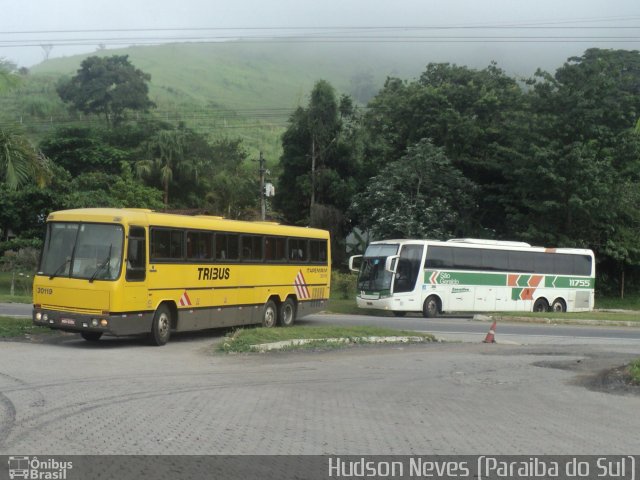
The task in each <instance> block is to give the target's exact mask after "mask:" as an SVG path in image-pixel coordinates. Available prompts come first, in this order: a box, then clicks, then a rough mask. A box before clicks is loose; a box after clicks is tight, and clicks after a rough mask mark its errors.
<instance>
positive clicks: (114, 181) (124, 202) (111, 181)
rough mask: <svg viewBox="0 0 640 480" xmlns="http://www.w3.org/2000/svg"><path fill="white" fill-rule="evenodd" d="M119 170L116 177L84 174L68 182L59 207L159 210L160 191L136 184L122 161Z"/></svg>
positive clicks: (100, 173) (90, 173)
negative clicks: (61, 205)
mask: <svg viewBox="0 0 640 480" xmlns="http://www.w3.org/2000/svg"><path fill="white" fill-rule="evenodd" d="M121 168H122V171H121V173H120V174H119V175H111V174H108V173H103V172H88V173H83V174H82V175H79V176H77V177H76V178H74V179H72V180H71V181H70V182H69V189H68V193H67V194H66V195H65V196H64V197H63V208H87V207H113V208H150V209H152V210H160V209H162V207H163V203H162V192H161V191H160V190H157V189H155V188H151V187H147V186H145V185H143V184H142V183H140V181H139V180H137V179H136V178H135V177H134V175H133V173H132V171H131V167H130V166H129V164H128V163H126V162H123V163H122V164H121Z"/></svg>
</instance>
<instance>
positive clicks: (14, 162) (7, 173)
mask: <svg viewBox="0 0 640 480" xmlns="http://www.w3.org/2000/svg"><path fill="white" fill-rule="evenodd" d="M49 174H50V170H49V165H48V160H47V159H46V157H45V156H44V155H42V153H40V152H38V151H37V150H36V149H35V148H33V146H32V145H31V144H30V143H29V140H27V138H25V137H24V136H22V135H19V134H17V133H15V132H13V131H11V130H7V129H2V128H0V178H2V179H3V180H4V182H5V184H6V185H7V186H8V187H9V188H10V189H11V190H16V189H17V188H18V187H19V186H20V185H23V184H25V183H27V182H29V181H31V180H35V181H36V182H37V183H38V184H39V185H44V184H45V183H46V182H47V180H48V178H49Z"/></svg>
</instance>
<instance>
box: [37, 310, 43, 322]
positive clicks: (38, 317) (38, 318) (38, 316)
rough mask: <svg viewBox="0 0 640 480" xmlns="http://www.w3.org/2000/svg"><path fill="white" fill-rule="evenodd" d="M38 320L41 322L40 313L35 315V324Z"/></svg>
mask: <svg viewBox="0 0 640 480" xmlns="http://www.w3.org/2000/svg"><path fill="white" fill-rule="evenodd" d="M40 320H42V313H41V312H38V313H36V322H39V321H40Z"/></svg>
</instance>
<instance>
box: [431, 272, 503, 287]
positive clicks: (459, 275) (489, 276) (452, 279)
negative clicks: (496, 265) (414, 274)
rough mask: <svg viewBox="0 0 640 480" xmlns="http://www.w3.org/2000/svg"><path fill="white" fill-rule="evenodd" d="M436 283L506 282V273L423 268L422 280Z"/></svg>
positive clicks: (474, 283)
mask: <svg viewBox="0 0 640 480" xmlns="http://www.w3.org/2000/svg"><path fill="white" fill-rule="evenodd" d="M434 274H436V275H435V276H434V277H433V281H434V283H435V284H437V285H489V286H491V285H493V286H500V285H506V284H507V275H505V274H504V273H472V272H437V271H434V270H425V272H424V282H425V283H426V284H430V283H431V280H432V278H431V277H432V275H434Z"/></svg>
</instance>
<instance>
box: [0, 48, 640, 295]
mask: <svg viewBox="0 0 640 480" xmlns="http://www.w3.org/2000/svg"><path fill="white" fill-rule="evenodd" d="M96 58H97V57H96ZM0 74H1V75H2V76H3V78H4V79H5V82H4V83H3V88H5V89H6V88H9V85H10V83H11V82H13V81H14V80H15V76H14V75H15V73H14V72H12V71H11V70H10V69H7V67H5V68H4V70H1V69H0ZM7 78H9V79H10V80H11V82H7V81H6V79H7ZM120 80H122V82H123V83H122V85H123V87H122V90H118V95H117V96H115V95H114V96H110V95H107V93H109V92H107V91H105V90H104V89H103V88H102V87H104V86H105V85H107V84H108V83H109V82H116V83H117V82H119V81H120ZM148 81H149V76H148V75H147V74H145V73H144V72H141V71H140V70H138V69H136V68H135V67H134V66H133V65H131V64H130V62H129V61H128V59H127V57H112V58H111V59H109V58H103V59H98V60H96V59H94V58H93V57H92V58H90V59H87V60H85V62H83V65H82V68H81V69H80V70H79V71H78V73H77V75H76V76H75V77H73V78H72V79H71V80H68V81H66V82H65V83H62V84H60V87H59V88H58V93H59V94H60V97H61V98H62V100H64V101H66V102H67V103H68V104H70V105H72V107H73V108H74V109H75V110H76V111H79V112H83V113H84V114H85V118H93V119H94V120H95V118H98V117H101V118H103V121H102V122H100V123H97V122H95V121H92V122H88V123H86V122H83V123H78V124H76V125H67V126H62V127H60V128H57V129H54V130H53V131H51V132H50V133H49V134H47V135H46V136H44V138H42V140H41V141H40V143H39V145H38V146H36V145H35V143H31V142H29V141H28V140H26V136H25V135H23V134H22V133H20V131H19V130H15V129H11V130H7V129H6V128H5V129H4V131H3V134H2V135H0V152H9V153H10V156H7V153H4V157H2V156H1V155H0V160H1V163H0V167H2V169H1V170H0V179H1V181H2V187H1V190H0V206H1V207H2V208H0V229H1V230H2V234H3V236H4V238H5V239H6V238H7V237H8V236H10V235H9V234H12V235H17V236H18V237H21V238H23V239H30V238H34V237H35V238H37V237H38V235H39V229H40V228H41V225H42V221H43V218H45V217H46V213H47V212H48V211H51V210H52V209H56V208H71V207H77V206H131V207H149V208H155V209H162V208H168V209H181V210H198V211H206V212H209V213H212V214H219V215H225V216H227V217H232V218H256V217H257V208H256V207H257V206H258V205H259V192H258V168H257V164H256V163H255V162H251V161H249V158H248V154H247V152H246V151H245V148H244V146H243V144H242V142H241V141H240V140H238V139H235V138H227V137H221V136H205V135H203V134H201V133H198V132H196V131H194V130H192V129H190V128H188V127H187V126H185V125H184V124H181V123H171V122H168V121H166V119H165V121H162V120H159V119H158V118H157V117H156V116H154V115H153V113H151V114H144V115H140V116H133V115H129V116H128V117H127V116H126V115H125V113H126V112H140V113H141V114H142V113H144V112H146V111H147V110H148V109H149V108H150V107H151V103H150V101H149V99H148V97H147V96H146V93H147V91H146V83H147V82H148ZM128 82H131V84H130V85H129V86H127V84H128ZM116 83H113V84H116ZM118 85H120V84H118ZM134 85H135V86H134ZM89 86H92V88H89ZM93 87H95V88H93ZM13 88H15V86H14V87H13ZM107 90H109V89H108V88H107ZM116 90H117V89H116ZM99 92H101V93H99ZM98 93H99V94H98ZM91 95H95V97H94V98H90V96H91ZM116 97H117V98H116ZM371 97H372V98H371ZM360 98H365V96H362V97H360ZM366 98H371V99H370V101H369V102H368V104H367V105H366V106H365V107H364V108H361V107H358V106H356V105H355V104H354V101H353V100H352V99H351V98H350V97H348V96H340V95H339V94H338V93H337V92H336V90H335V89H334V87H333V86H332V85H331V84H330V83H329V82H327V81H324V80H321V81H318V82H317V83H316V84H315V86H314V88H313V89H312V90H311V92H310V94H309V98H308V100H307V101H306V102H305V104H304V105H301V106H299V107H298V108H297V109H296V110H295V111H294V112H293V113H292V114H291V116H290V118H289V122H288V127H287V129H286V131H285V132H284V134H283V136H282V152H283V153H282V156H281V158H280V162H279V164H278V165H276V166H275V168H274V170H275V172H274V173H275V176H277V185H276V197H275V199H274V203H273V205H270V208H269V212H270V214H271V216H272V217H274V218H279V219H282V220H284V221H286V222H287V223H293V224H302V225H313V226H318V227H322V228H328V229H330V230H331V232H332V238H333V242H334V262H336V266H339V265H343V263H342V262H343V260H344V248H343V246H344V241H345V238H346V237H347V235H348V233H349V232H350V231H351V230H352V229H353V228H354V227H358V228H359V229H360V231H365V232H367V233H369V234H371V235H373V236H374V237H375V238H386V237H392V236H393V237H428V238H448V237H452V236H476V237H483V238H495V239H506V240H522V241H527V242H530V243H533V244H538V245H547V246H572V247H587V248H592V249H594V250H595V252H596V255H597V258H598V261H599V265H598V268H599V271H600V275H601V277H602V278H603V279H604V280H605V281H604V282H601V283H600V286H599V288H600V289H601V291H602V290H604V289H611V290H613V289H614V288H616V286H617V283H619V282H621V281H622V278H623V275H624V274H625V273H626V281H627V282H628V283H630V286H632V287H634V286H635V287H640V274H639V270H640V53H638V52H636V51H622V50H600V49H590V50H587V51H586V52H585V53H584V54H583V55H582V56H579V57H573V58H570V59H568V60H567V62H566V63H565V64H564V65H563V66H562V67H560V68H559V69H557V71H556V72H555V73H548V72H543V71H538V72H537V73H536V75H535V76H534V77H533V78H531V79H529V80H528V81H520V80H517V79H515V78H512V77H510V76H509V75H508V74H506V73H505V72H504V71H503V70H501V69H500V68H499V67H498V66H497V65H495V64H491V65H489V66H487V67H486V68H484V69H480V70H477V69H471V68H468V67H465V66H458V65H451V64H446V63H442V64H430V65H428V66H427V67H426V68H425V70H424V72H423V73H422V74H421V75H420V76H419V78H417V79H415V80H403V79H400V78H388V79H387V81H386V82H385V84H384V86H383V87H382V88H381V89H380V91H378V92H377V94H375V95H373V96H372V95H371V94H370V93H369V94H367V95H366ZM105 119H106V121H105ZM96 125H99V126H96ZM214 138H215V140H213V139H214ZM9 147H11V148H13V150H11V149H9ZM2 149H4V150H2ZM45 158H46V159H47V160H46V161H45ZM36 160H37V161H36ZM12 165H16V166H17V168H18V169H16V168H14V167H12ZM37 166H42V167H45V168H44V169H41V170H37V169H36V168H35V167H37ZM16 174H17V175H16ZM12 175H13V176H12ZM47 181H48V183H47V184H46V186H45V187H44V188H43V187H42V185H43V184H44V183H46V182H47Z"/></svg>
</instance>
